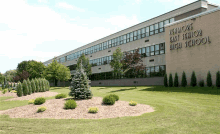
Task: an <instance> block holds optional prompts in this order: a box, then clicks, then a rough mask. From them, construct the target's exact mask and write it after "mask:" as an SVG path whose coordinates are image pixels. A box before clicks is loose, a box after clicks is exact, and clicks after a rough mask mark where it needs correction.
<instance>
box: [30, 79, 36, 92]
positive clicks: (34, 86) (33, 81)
mask: <svg viewBox="0 0 220 134" xmlns="http://www.w3.org/2000/svg"><path fill="white" fill-rule="evenodd" d="M31 89H32V93H34V92H35V91H36V85H35V80H34V79H32V80H31Z"/></svg>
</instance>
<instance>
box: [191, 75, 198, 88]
mask: <svg viewBox="0 0 220 134" xmlns="http://www.w3.org/2000/svg"><path fill="white" fill-rule="evenodd" d="M190 85H191V86H192V87H195V86H196V85H197V80H196V73H195V71H193V72H192V75H191V83H190Z"/></svg>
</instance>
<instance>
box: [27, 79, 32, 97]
mask: <svg viewBox="0 0 220 134" xmlns="http://www.w3.org/2000/svg"><path fill="white" fill-rule="evenodd" d="M27 85H28V94H29V95H30V94H31V93H32V88H31V82H30V80H29V79H28V80H27Z"/></svg>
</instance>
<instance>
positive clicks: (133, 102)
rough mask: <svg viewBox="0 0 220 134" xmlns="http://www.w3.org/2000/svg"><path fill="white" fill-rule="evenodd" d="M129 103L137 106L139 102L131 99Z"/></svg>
mask: <svg viewBox="0 0 220 134" xmlns="http://www.w3.org/2000/svg"><path fill="white" fill-rule="evenodd" d="M129 105H130V106H136V105H137V102H135V101H132V100H131V101H130V102H129Z"/></svg>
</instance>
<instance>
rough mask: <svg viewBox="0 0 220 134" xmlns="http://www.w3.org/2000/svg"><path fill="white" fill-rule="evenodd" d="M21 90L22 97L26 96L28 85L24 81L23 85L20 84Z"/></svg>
mask: <svg viewBox="0 0 220 134" xmlns="http://www.w3.org/2000/svg"><path fill="white" fill-rule="evenodd" d="M22 88H23V95H24V96H26V95H27V94H28V92H29V91H28V84H27V81H26V80H24V81H23V83H22Z"/></svg>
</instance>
